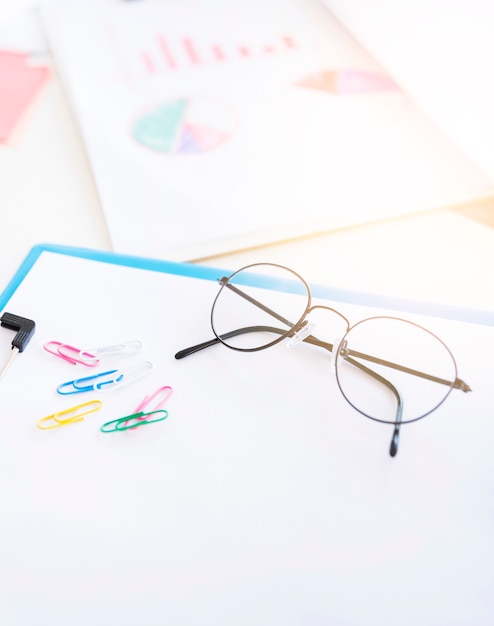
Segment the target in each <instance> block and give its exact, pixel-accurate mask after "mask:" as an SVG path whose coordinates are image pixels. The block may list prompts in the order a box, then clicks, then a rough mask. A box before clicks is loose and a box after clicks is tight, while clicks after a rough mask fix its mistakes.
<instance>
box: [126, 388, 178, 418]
mask: <svg viewBox="0 0 494 626" xmlns="http://www.w3.org/2000/svg"><path fill="white" fill-rule="evenodd" d="M172 393H173V389H172V388H171V387H170V386H169V385H165V386H164V387H160V388H159V389H156V391H155V392H154V393H151V394H149V395H148V396H146V397H145V398H144V399H143V400H142V401H141V402H140V403H139V404H138V405H137V407H136V408H135V409H134V413H139V411H143V410H144V409H146V410H148V411H157V410H158V409H161V407H162V406H163V405H164V404H165V402H166V401H167V400H168V398H169V397H170V396H171V395H172ZM157 398H159V400H158V402H157V403H156V404H155V405H154V406H153V407H152V408H151V407H150V406H149V405H150V404H151V402H153V401H154V400H156V399H157Z"/></svg>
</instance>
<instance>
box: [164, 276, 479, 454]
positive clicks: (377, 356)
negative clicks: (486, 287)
mask: <svg viewBox="0 0 494 626" xmlns="http://www.w3.org/2000/svg"><path fill="white" fill-rule="evenodd" d="M219 283H220V284H221V287H220V290H219V292H218V294H217V296H216V298H215V300H214V302H213V306H212V310H211V327H212V330H213V333H214V335H215V336H214V339H211V340H209V341H206V342H204V343H200V344H198V345H195V346H192V347H190V348H186V349H185V350H181V351H180V352H177V354H176V355H175V358H176V359H182V358H184V357H186V356H189V355H190V354H193V353H195V352H198V351H200V350H203V349H204V348H208V347H210V346H213V345H216V344H219V343H220V344H223V345H225V346H227V347H228V348H231V349H233V350H238V351H241V352H255V351H258V350H264V349H266V348H270V347H271V346H274V345H276V344H278V343H280V342H281V341H284V340H287V342H288V345H289V346H293V345H295V344H297V343H299V342H304V343H306V344H310V345H311V346H316V347H318V348H323V349H324V350H327V351H328V352H330V353H331V361H330V369H331V370H332V371H333V372H334V373H335V375H336V381H337V384H338V387H339V389H340V391H341V393H342V394H343V397H344V398H345V399H346V401H347V402H348V403H349V404H350V405H351V406H352V407H353V408H354V409H356V410H357V411H358V412H359V413H361V414H362V415H364V416H366V417H368V418H370V419H372V420H374V421H376V422H382V423H386V424H394V432H393V436H392V439H391V445H390V449H389V453H390V455H391V456H393V457H394V456H395V455H396V453H397V452H398V443H399V435H400V427H401V426H402V425H403V424H407V423H410V422H415V421H417V420H420V419H422V418H423V417H425V416H426V415H429V414H430V413H432V412H433V411H435V410H436V409H437V408H438V407H439V406H440V405H441V404H442V403H443V402H444V401H445V400H446V398H447V397H448V396H449V394H450V393H451V391H452V390H453V389H460V390H462V391H464V392H467V391H471V389H470V387H469V386H468V385H467V384H466V383H465V382H464V381H462V380H461V379H459V378H458V377H457V367H456V362H455V359H454V357H453V355H452V353H451V352H450V350H449V348H448V347H447V346H446V344H445V343H444V342H443V341H442V340H441V339H439V337H437V336H436V335H435V334H433V333H432V332H430V331H429V330H427V329H425V328H423V327H422V326H419V325H418V324H415V323H414V322H410V321H407V320H404V319H401V318H397V317H386V316H377V317H370V318H367V319H364V320H361V321H359V322H357V323H356V324H354V325H351V324H350V322H349V321H348V319H347V318H346V317H345V316H344V315H342V314H341V313H340V312H339V311H337V310H336V309H333V308H331V307H328V306H323V305H319V304H315V305H313V304H312V296H311V292H310V289H309V285H308V284H307V282H306V281H305V280H304V279H303V278H302V277H301V276H300V275H299V274H297V273H296V272H294V271H293V270H291V269H289V268H287V267H284V266H282V265H277V264H274V263H256V264H253V265H248V266H246V267H243V268H241V269H240V270H238V271H236V272H234V273H233V274H231V276H228V277H223V278H220V279H219ZM293 294H298V295H299V296H301V297H299V298H294V297H293Z"/></svg>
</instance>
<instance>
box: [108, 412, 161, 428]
mask: <svg viewBox="0 0 494 626" xmlns="http://www.w3.org/2000/svg"><path fill="white" fill-rule="evenodd" d="M153 416H159V417H153ZM167 417H168V411H165V410H163V409H159V410H158V411H149V412H148V413H143V412H142V411H139V412H138V413H134V414H133V415H127V416H125V417H120V418H118V419H116V420H112V421H111V422H106V424H103V426H101V428H100V430H101V432H102V433H115V432H118V431H125V430H129V428H139V426H147V425H148V424H154V423H155V422H161V421H162V420H164V419H166V418H167Z"/></svg>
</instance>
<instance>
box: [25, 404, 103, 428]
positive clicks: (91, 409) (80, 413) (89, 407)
mask: <svg viewBox="0 0 494 626" xmlns="http://www.w3.org/2000/svg"><path fill="white" fill-rule="evenodd" d="M102 405H103V403H102V402H101V400H91V401H90V402H84V404H78V405H77V406H74V407H72V408H70V409H65V410H64V411H59V412H58V413H52V414H51V415H47V416H46V417H42V418H41V419H40V420H39V421H38V423H37V424H36V426H37V427H38V428H40V429H41V430H49V429H50V428H59V427H60V426H67V424H74V423H75V422H82V420H83V419H84V415H89V413H95V412H96V411H99V410H100V409H101V407H102ZM45 422H48V423H49V422H53V423H52V424H51V426H44V424H45Z"/></svg>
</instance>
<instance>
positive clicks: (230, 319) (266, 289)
mask: <svg viewBox="0 0 494 626" xmlns="http://www.w3.org/2000/svg"><path fill="white" fill-rule="evenodd" d="M221 282H222V285H221V289H220V291H219V293H218V295H217V296H216V299H215V301H214V304H213V309H212V312H211V325H212V328H213V332H214V334H215V335H216V337H218V339H219V340H220V341H221V342H222V343H224V344H225V345H226V346H228V347H229V348H233V349H235V350H244V351H254V350H260V349H262V348H267V347H269V346H271V345H273V344H275V343H278V342H279V341H281V340H282V339H284V338H285V337H287V336H289V335H290V334H291V331H292V328H293V327H294V326H296V325H297V324H298V323H299V322H301V321H302V319H303V318H304V316H305V314H306V311H307V308H308V306H309V304H310V292H309V287H308V285H307V283H306V282H305V281H304V280H303V278H302V277H301V276H299V275H298V274H297V273H296V272H293V271H292V270H289V269H288V268H286V267H282V266H280V265H275V264H271V263H258V264H255V265H248V266H247V267H244V268H242V269H241V270H238V271H237V272H235V273H234V274H232V275H231V276H230V277H229V278H224V279H222V281H221Z"/></svg>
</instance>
